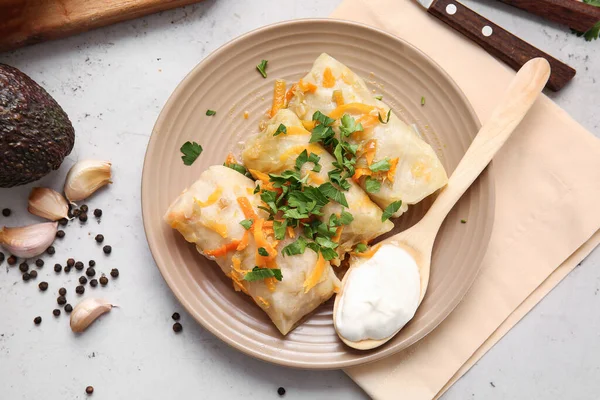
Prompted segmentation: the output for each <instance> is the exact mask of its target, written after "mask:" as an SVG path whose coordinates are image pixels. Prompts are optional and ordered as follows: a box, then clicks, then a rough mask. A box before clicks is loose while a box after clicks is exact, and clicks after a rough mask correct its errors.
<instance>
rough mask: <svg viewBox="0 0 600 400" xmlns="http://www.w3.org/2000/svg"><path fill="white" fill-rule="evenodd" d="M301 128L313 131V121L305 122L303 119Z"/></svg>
mask: <svg viewBox="0 0 600 400" xmlns="http://www.w3.org/2000/svg"><path fill="white" fill-rule="evenodd" d="M302 126H303V127H304V129H306V130H308V131H312V130H313V129H315V121H307V120H304V119H303V120H302Z"/></svg>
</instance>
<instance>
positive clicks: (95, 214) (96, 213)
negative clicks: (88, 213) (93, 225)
mask: <svg viewBox="0 0 600 400" xmlns="http://www.w3.org/2000/svg"><path fill="white" fill-rule="evenodd" d="M101 216H102V210H101V209H99V208H96V209H95V210H94V217H96V218H100V217H101Z"/></svg>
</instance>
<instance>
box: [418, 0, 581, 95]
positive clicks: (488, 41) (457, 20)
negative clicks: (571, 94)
mask: <svg viewBox="0 0 600 400" xmlns="http://www.w3.org/2000/svg"><path fill="white" fill-rule="evenodd" d="M417 1H418V2H419V4H421V5H422V6H423V7H425V9H427V12H428V13H429V14H431V15H433V16H434V17H436V18H437V19H439V20H440V21H442V22H444V23H445V24H447V25H449V26H450V27H451V28H453V29H455V30H457V31H458V32H460V33H462V34H463V35H465V36H466V37H467V38H469V39H471V40H472V41H474V42H475V43H477V44H478V45H479V46H481V47H483V49H484V50H486V51H487V52H488V53H490V54H491V55H493V56H494V57H496V58H499V59H500V60H502V61H504V62H505V63H506V64H508V65H509V66H510V67H511V68H513V69H514V70H515V71H518V70H519V69H520V68H521V67H522V66H523V65H524V64H525V63H526V62H527V61H529V60H531V59H533V58H536V57H543V58H545V59H546V60H548V62H549V63H550V67H551V68H552V72H551V74H550V79H549V80H548V83H547V84H546V87H547V88H549V89H550V90H552V91H555V92H557V91H559V90H560V89H562V88H563V87H564V86H565V85H566V84H567V83H568V82H569V81H570V80H571V79H573V77H574V76H575V73H576V71H575V70H574V69H573V68H571V67H569V66H568V65H567V64H565V63H563V62H561V61H559V60H557V59H556V58H554V57H552V56H551V55H549V54H546V53H544V52H543V51H541V50H540V49H538V48H536V47H534V46H532V45H530V44H529V43H527V42H526V41H524V40H522V39H519V38H518V37H517V36H515V35H513V34H512V33H510V32H508V31H507V30H504V29H502V28H501V27H499V26H498V25H496V24H494V23H493V22H491V21H489V20H487V19H486V18H484V17H482V16H481V15H479V14H477V13H476V12H475V11H473V10H471V9H470V8H468V7H465V6H464V5H462V4H461V3H459V2H457V1H455V0H417ZM571 1H572V0H571Z"/></svg>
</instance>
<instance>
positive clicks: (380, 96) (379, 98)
mask: <svg viewBox="0 0 600 400" xmlns="http://www.w3.org/2000/svg"><path fill="white" fill-rule="evenodd" d="M375 98H376V99H377V100H379V101H381V100H383V96H382V95H379V96H375Z"/></svg>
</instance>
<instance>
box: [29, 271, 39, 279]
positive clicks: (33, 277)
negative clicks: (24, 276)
mask: <svg viewBox="0 0 600 400" xmlns="http://www.w3.org/2000/svg"><path fill="white" fill-rule="evenodd" d="M29 277H30V278H31V279H35V278H37V271H36V270H33V271H29Z"/></svg>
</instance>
